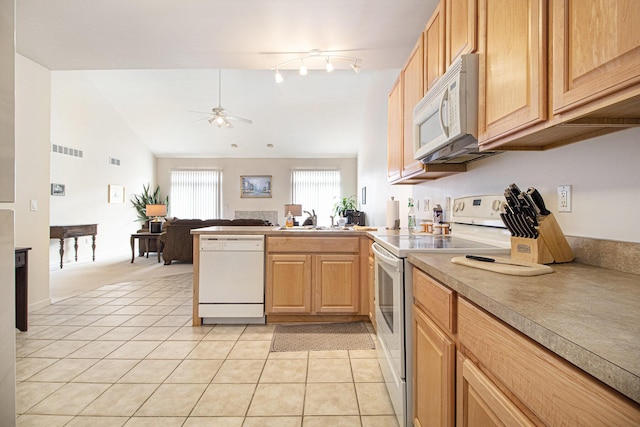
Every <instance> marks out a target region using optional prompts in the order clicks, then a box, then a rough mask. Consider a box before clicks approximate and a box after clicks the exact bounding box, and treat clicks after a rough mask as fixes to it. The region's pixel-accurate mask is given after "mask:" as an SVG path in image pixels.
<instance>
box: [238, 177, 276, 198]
mask: <svg viewBox="0 0 640 427" xmlns="http://www.w3.org/2000/svg"><path fill="white" fill-rule="evenodd" d="M240 197H271V175H243V176H241V177H240Z"/></svg>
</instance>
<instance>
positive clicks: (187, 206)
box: [169, 170, 222, 219]
mask: <svg viewBox="0 0 640 427" xmlns="http://www.w3.org/2000/svg"><path fill="white" fill-rule="evenodd" d="M221 187H222V171H219V170H181V171H171V193H170V194H171V199H170V200H169V210H170V212H171V216H175V217H178V218H186V219H215V218H220V217H221V216H222V209H221V202H220V193H221Z"/></svg>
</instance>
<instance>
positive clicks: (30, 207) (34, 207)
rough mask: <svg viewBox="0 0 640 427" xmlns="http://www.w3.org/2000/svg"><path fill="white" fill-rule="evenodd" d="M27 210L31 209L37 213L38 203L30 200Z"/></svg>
mask: <svg viewBox="0 0 640 427" xmlns="http://www.w3.org/2000/svg"><path fill="white" fill-rule="evenodd" d="M29 209H31V210H32V211H37V210H38V201H37V200H31V204H30V206H29Z"/></svg>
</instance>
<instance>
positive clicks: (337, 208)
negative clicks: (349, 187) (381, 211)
mask: <svg viewBox="0 0 640 427" xmlns="http://www.w3.org/2000/svg"><path fill="white" fill-rule="evenodd" d="M355 210H356V196H349V197H342V198H337V200H336V201H335V203H334V204H333V214H334V215H335V216H338V217H341V216H346V215H347V213H348V212H347V211H355Z"/></svg>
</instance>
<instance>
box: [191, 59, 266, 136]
mask: <svg viewBox="0 0 640 427" xmlns="http://www.w3.org/2000/svg"><path fill="white" fill-rule="evenodd" d="M190 113H198V114H209V115H210V116H211V117H204V118H202V119H199V120H196V122H199V121H202V120H207V121H208V122H209V123H211V124H215V125H216V126H218V127H219V128H223V127H224V128H232V127H233V125H232V124H231V120H235V121H238V122H243V123H248V124H251V123H253V121H251V120H249V119H245V118H243V117H238V116H234V115H232V114H231V112H230V111H229V110H227V109H226V108H223V107H222V71H221V70H220V69H218V106H217V107H214V108H212V109H211V112H204V111H190Z"/></svg>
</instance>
